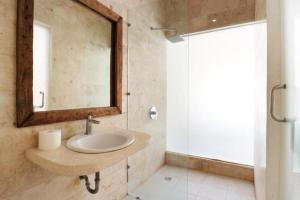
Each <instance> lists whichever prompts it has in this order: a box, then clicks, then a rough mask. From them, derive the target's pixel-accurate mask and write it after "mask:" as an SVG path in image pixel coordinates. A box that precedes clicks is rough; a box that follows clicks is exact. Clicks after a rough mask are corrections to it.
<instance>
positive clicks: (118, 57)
mask: <svg viewBox="0 0 300 200" xmlns="http://www.w3.org/2000/svg"><path fill="white" fill-rule="evenodd" d="M70 1H76V2H78V3H80V4H82V5H84V6H86V7H87V8H89V9H90V10H91V12H96V13H98V14H99V15H101V16H103V17H105V18H106V19H108V20H109V21H111V23H112V42H111V44H112V50H111V52H112V53H111V56H112V57H111V70H110V71H111V84H110V87H111V89H110V96H111V107H95V108H80V109H69V110H54V111H42V112H34V108H33V90H32V87H33V20H34V0H18V11H17V12H18V19H17V52H16V53H17V56H16V57H17V63H16V65H17V79H16V111H17V113H16V118H17V122H16V126H17V127H26V126H33V125H42V124H50V123H58V122H65V121H74V120H82V119H85V118H87V116H88V115H89V114H91V115H93V116H94V117H101V116H107V115H116V114H121V113H122V56H123V55H122V46H123V19H122V17H121V16H119V15H118V14H117V13H115V12H114V11H112V10H111V9H110V8H108V7H106V6H104V5H103V4H101V3H99V2H98V1H97V0H70Z"/></svg>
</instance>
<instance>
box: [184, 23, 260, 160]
mask: <svg viewBox="0 0 300 200" xmlns="http://www.w3.org/2000/svg"><path fill="white" fill-rule="evenodd" d="M189 40H190V45H189V52H190V53H189V62H190V93H189V103H190V112H189V114H190V115H189V126H190V127H189V131H190V132H189V137H190V140H189V154H190V155H194V156H200V157H205V158H211V159H218V160H223V161H229V162H234V163H240V164H247V165H253V148H254V110H255V64H256V53H255V48H256V46H255V44H256V30H255V25H246V26H241V27H234V28H229V29H224V30H216V31H213V32H207V33H201V34H195V35H192V36H190V38H189Z"/></svg>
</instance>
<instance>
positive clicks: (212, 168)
mask: <svg viewBox="0 0 300 200" xmlns="http://www.w3.org/2000/svg"><path fill="white" fill-rule="evenodd" d="M166 164H168V165H174V166H179V167H185V168H189V169H194V170H199V171H203V172H207V173H213V174H218V175H222V176H229V177H233V178H239V179H243V180H248V181H252V182H254V169H253V166H248V165H241V164H237V163H231V162H225V161H221V160H214V159H208V158H202V157H197V156H191V155H185V154H180V153H174V152H166Z"/></svg>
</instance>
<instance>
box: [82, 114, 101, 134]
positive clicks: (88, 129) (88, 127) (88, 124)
mask: <svg viewBox="0 0 300 200" xmlns="http://www.w3.org/2000/svg"><path fill="white" fill-rule="evenodd" d="M92 124H100V121H97V120H94V119H93V116H92V115H90V114H89V115H88V118H87V120H86V130H85V133H84V134H85V135H90V134H91V133H92Z"/></svg>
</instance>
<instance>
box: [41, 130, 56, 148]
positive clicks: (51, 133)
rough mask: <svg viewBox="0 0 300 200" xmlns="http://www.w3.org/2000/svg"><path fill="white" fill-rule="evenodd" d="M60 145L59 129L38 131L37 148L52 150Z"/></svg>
mask: <svg viewBox="0 0 300 200" xmlns="http://www.w3.org/2000/svg"><path fill="white" fill-rule="evenodd" d="M60 145H61V130H48V131H40V132H39V149H41V150H53V149H57V148H58V147H59V146H60Z"/></svg>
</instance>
